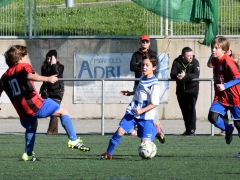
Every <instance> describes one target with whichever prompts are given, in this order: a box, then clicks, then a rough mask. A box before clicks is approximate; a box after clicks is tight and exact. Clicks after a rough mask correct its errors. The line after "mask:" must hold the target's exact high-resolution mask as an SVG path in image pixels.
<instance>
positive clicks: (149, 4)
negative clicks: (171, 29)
mask: <svg viewBox="0 0 240 180" xmlns="http://www.w3.org/2000/svg"><path fill="white" fill-rule="evenodd" d="M132 1H133V2H134V3H136V4H138V5H139V6H142V7H143V8H146V9H147V10H149V11H151V12H153V13H155V14H157V15H159V16H162V17H163V18H166V19H169V20H171V21H174V22H190V23H200V22H202V21H203V22H205V24H206V30H205V37H204V40H203V42H202V44H203V45H207V46H209V45H210V44H211V42H212V40H213V39H214V38H215V37H216V35H217V33H218V0H132Z"/></svg>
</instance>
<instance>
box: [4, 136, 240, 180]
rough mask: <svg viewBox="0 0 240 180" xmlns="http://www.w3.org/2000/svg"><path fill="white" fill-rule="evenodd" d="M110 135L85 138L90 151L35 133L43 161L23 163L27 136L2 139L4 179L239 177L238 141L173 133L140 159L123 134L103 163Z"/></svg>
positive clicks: (63, 139) (136, 142)
mask: <svg viewBox="0 0 240 180" xmlns="http://www.w3.org/2000/svg"><path fill="white" fill-rule="evenodd" d="M110 137H111V135H105V136H101V135H86V134H84V135H81V138H82V139H83V140H84V142H85V144H86V145H89V146H90V147H91V151H90V152H87V153H84V152H80V151H78V150H69V149H68V148H67V136H66V135H59V136H46V135H43V134H37V138H36V145H35V150H34V151H35V153H36V156H37V157H38V158H40V160H41V161H39V162H22V161H20V158H21V155H22V153H23V151H24V135H6V134H1V135H0V142H1V148H0V179H4V180H5V179H11V180H12V179H24V180H26V179H29V180H31V179H44V180H46V179H51V180H52V179H53V180H54V179H91V180H135V179H136V180H139V179H145V180H154V179H158V180H159V179H162V180H165V179H170V180H182V179H183V180H185V179H186V180H189V179H193V180H196V179H201V180H204V179H206V180H215V179H217V180H219V179H229V180H230V179H231V180H234V179H239V175H240V171H239V165H240V159H236V158H235V157H234V156H235V155H236V153H237V152H238V151H239V147H240V146H239V142H240V141H239V138H238V137H237V136H234V139H233V142H232V144H231V145H226V144H225V141H224V139H223V137H220V136H214V137H212V136H209V135H199V136H196V137H181V136H177V135H176V136H174V135H169V136H167V139H166V143H165V144H160V143H159V142H158V141H157V140H155V144H156V145H157V148H158V153H157V155H156V156H155V157H154V158H153V159H151V160H141V158H140V156H139V155H138V153H137V149H138V145H139V144H140V143H139V139H138V138H137V137H131V136H124V137H123V139H122V141H121V143H120V144H119V146H118V147H117V148H116V150H115V153H114V157H113V158H114V159H113V160H100V154H101V153H103V152H105V150H106V148H107V145H108V141H109V138H110Z"/></svg>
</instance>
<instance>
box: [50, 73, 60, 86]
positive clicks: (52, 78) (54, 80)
mask: <svg viewBox="0 0 240 180" xmlns="http://www.w3.org/2000/svg"><path fill="white" fill-rule="evenodd" d="M57 81H58V77H57V74H55V75H52V76H49V77H48V82H50V83H52V84H54V83H55V82H57Z"/></svg>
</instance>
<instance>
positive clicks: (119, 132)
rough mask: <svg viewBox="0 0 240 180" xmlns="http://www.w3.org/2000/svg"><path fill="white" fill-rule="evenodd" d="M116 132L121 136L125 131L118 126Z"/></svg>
mask: <svg viewBox="0 0 240 180" xmlns="http://www.w3.org/2000/svg"><path fill="white" fill-rule="evenodd" d="M117 133H118V134H119V135H120V136H123V135H124V134H125V131H124V130H123V129H122V128H121V127H119V128H118V130H117Z"/></svg>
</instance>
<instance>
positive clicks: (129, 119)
mask: <svg viewBox="0 0 240 180" xmlns="http://www.w3.org/2000/svg"><path fill="white" fill-rule="evenodd" d="M135 125H137V127H138V133H137V134H138V137H139V138H151V137H152V136H153V132H155V131H154V128H155V126H154V120H143V119H136V118H135V117H134V116H133V115H131V114H125V115H124V117H123V118H122V120H121V122H120V123H119V127H120V128H122V129H123V130H124V131H125V132H126V133H128V132H129V131H130V130H132V129H133V128H134V127H135Z"/></svg>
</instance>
